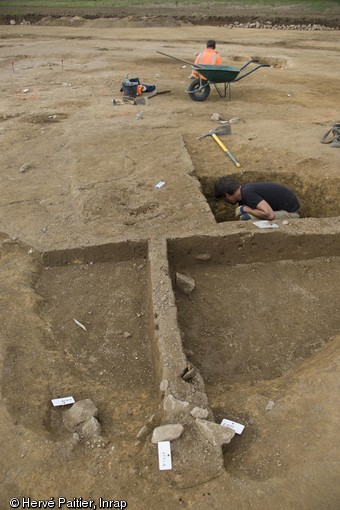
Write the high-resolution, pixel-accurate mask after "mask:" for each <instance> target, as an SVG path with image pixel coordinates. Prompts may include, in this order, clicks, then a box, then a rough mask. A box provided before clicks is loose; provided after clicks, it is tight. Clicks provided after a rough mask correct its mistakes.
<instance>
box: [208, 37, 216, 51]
mask: <svg viewBox="0 0 340 510" xmlns="http://www.w3.org/2000/svg"><path fill="white" fill-rule="evenodd" d="M207 48H214V49H215V48H216V41H214V39H209V41H208V42H207Z"/></svg>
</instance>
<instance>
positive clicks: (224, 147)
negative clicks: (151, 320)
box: [211, 134, 241, 168]
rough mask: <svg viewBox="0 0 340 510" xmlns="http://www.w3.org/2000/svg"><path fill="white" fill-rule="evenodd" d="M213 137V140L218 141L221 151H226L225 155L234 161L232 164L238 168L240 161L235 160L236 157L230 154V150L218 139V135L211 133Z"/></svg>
mask: <svg viewBox="0 0 340 510" xmlns="http://www.w3.org/2000/svg"><path fill="white" fill-rule="evenodd" d="M211 136H212V137H213V139H214V140H215V142H217V143H218V145H219V146H220V147H221V149H222V150H223V152H225V153H226V155H227V156H228V158H230V159H231V161H232V162H233V163H234V165H235V166H236V167H237V168H240V166H241V165H240V163H239V162H238V161H237V159H236V158H235V157H234V156H233V155H232V153H231V152H230V150H228V149H227V147H226V146H225V145H224V144H223V143H222V142H221V140H220V139H219V137H218V136H217V135H215V134H212V135H211Z"/></svg>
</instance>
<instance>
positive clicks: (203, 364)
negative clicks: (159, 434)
mask: <svg viewBox="0 0 340 510" xmlns="http://www.w3.org/2000/svg"><path fill="white" fill-rule="evenodd" d="M125 24H126V27H125V26H124V25H125ZM122 25H123V26H122ZM0 36H1V39H0V56H1V64H0V65H1V82H0V87H1V96H2V100H1V106H0V141H1V148H0V158H1V159H0V162H1V173H0V189H1V191H2V193H1V198H0V206H1V218H0V226H1V231H2V248H1V270H2V271H1V279H0V285H1V287H0V288H1V301H0V307H1V308H0V313H1V322H2V328H1V330H2V331H1V336H0V341H1V350H0V361H1V365H2V369H1V401H0V409H1V426H0V427H1V439H0V459H1V460H0V470H1V471H0V472H1V508H4V509H5V508H9V506H8V501H9V500H10V498H11V497H19V498H22V497H24V496H25V497H32V498H40V499H50V498H51V497H54V498H55V499H57V498H58V497H59V496H60V497H61V496H65V497H67V498H69V499H70V500H72V498H74V497H76V498H80V497H82V498H83V499H84V500H90V499H93V500H95V501H96V503H97V505H98V502H99V497H103V498H107V499H110V500H123V499H124V500H127V501H128V504H129V508H135V509H144V508H145V509H146V508H149V509H152V510H155V509H156V508H164V509H165V508H167V509H170V510H171V509H176V508H192V509H198V510H200V509H203V508H206V507H208V506H209V507H211V508H215V509H224V508H226V507H229V506H234V507H235V508H239V509H242V510H243V509H248V508H249V509H250V508H251V509H261V510H262V509H269V508H273V507H275V508H277V509H281V508H282V509H287V508H291V509H294V510H302V509H308V510H314V509H315V510H316V509H320V508H322V509H323V510H326V509H327V510H335V509H336V508H338V507H339V504H340V489H339V484H338V479H339V474H340V471H339V460H340V459H339V453H338V452H339V451H340V449H339V442H340V434H339V430H338V426H337V423H338V420H339V410H338V404H337V400H338V390H339V382H338V381H339V377H338V374H337V371H338V370H339V359H340V358H339V357H340V354H339V349H340V340H339V337H336V335H337V334H338V332H339V305H340V296H339V260H338V258H337V257H326V258H322V257H320V258H318V259H315V260H306V261H304V262H303V261H302V262H301V261H300V262H299V263H293V262H290V261H285V262H282V261H281V262H275V261H273V262H271V263H270V264H265V265H262V264H261V263H257V262H256V263H255V262H254V264H253V265H252V264H248V265H247V267H246V268H243V267H242V265H241V264H240V265H237V266H236V267H234V268H229V269H228V272H225V270H224V268H223V267H221V266H216V268H215V270H212V269H210V271H208V270H207V271H206V272H204V271H202V269H197V270H196V273H195V270H193V269H192V268H190V267H189V268H188V267H187V266H186V265H185V263H184V262H183V267H182V269H183V271H186V270H187V271H188V272H189V273H190V272H192V274H193V275H194V276H195V279H196V280H197V282H199V287H200V289H201V294H198V295H197V297H196V298H193V300H192V301H190V302H187V301H185V300H184V299H183V297H180V296H178V299H177V303H178V306H179V322H180V325H181V328H182V330H183V338H184V347H185V348H186V349H187V351H188V352H189V355H190V356H191V357H192V360H193V361H194V362H195V364H196V365H197V366H198V368H199V369H200V371H201V373H202V375H203V377H204V378H205V381H206V385H207V393H208V396H209V399H210V402H211V405H212V407H213V409H214V412H215V415H216V416H217V417H222V416H223V415H224V413H225V411H226V409H228V410H229V412H230V413H231V414H232V415H233V417H234V419H236V418H238V419H240V421H242V420H243V421H244V422H246V423H247V425H248V432H247V431H246V432H245V435H244V436H240V437H237V438H236V441H235V442H234V443H233V446H230V448H229V449H226V451H225V463H226V471H225V473H224V474H223V475H222V476H219V477H218V478H217V479H216V480H211V481H209V482H207V483H205V484H204V485H199V484H195V483H194V482H193V483H192V484H191V486H186V488H178V487H172V486H171V484H169V482H168V479H167V478H166V477H165V476H163V475H164V473H161V472H159V471H158V465H157V456H156V450H155V447H154V446H153V445H151V444H150V437H148V438H147V439H146V440H145V441H137V439H136V436H137V433H138V431H139V430H140V429H141V427H142V426H143V425H145V424H146V423H148V422H149V421H150V420H151V418H152V416H154V418H153V421H152V423H154V424H157V423H158V420H159V402H158V397H157V392H156V391H155V388H154V381H153V379H154V378H153V374H152V363H151V361H150V358H151V353H150V346H149V343H148V341H147V318H146V308H147V296H146V292H145V286H146V261H145V256H144V255H143V254H142V253H141V254H139V255H138V256H136V258H134V259H132V260H126V261H121V262H117V263H113V262H112V263H104V264H92V265H91V264H83V263H81V261H77V260H74V263H73V264H72V265H70V266H61V267H43V266H41V265H39V264H37V263H36V262H35V260H34V258H32V256H31V255H32V253H33V254H34V252H36V251H41V252H43V251H48V250H56V249H60V250H62V249H66V248H77V247H91V246H100V245H104V244H105V243H118V242H122V243H124V242H126V241H134V240H135V241H136V240H142V241H145V240H148V239H157V238H162V237H166V238H171V237H181V236H192V235H208V234H209V235H213V234H214V233H215V234H221V233H225V235H228V233H229V232H231V231H233V229H234V230H235V228H239V227H235V222H230V221H224V220H230V219H232V217H233V211H232V210H231V209H230V208H228V207H225V206H222V207H221V206H220V205H219V204H217V203H216V202H215V201H214V199H213V198H212V184H213V181H214V179H215V178H216V177H219V176H221V175H225V174H226V173H227V174H235V175H238V177H239V178H240V179H241V181H246V180H249V179H254V180H258V179H267V180H275V181H277V182H282V183H284V184H287V185H289V186H291V187H292V188H294V189H295V190H296V192H297V194H298V195H299V198H300V200H301V204H302V215H303V217H304V218H303V219H301V220H298V222H302V223H303V222H306V224H312V225H315V244H316V245H317V244H318V242H320V241H318V238H317V235H319V234H322V233H323V231H324V230H325V231H326V230H327V231H328V232H329V230H332V228H333V226H334V228H336V226H338V225H339V215H340V206H339V202H338V196H339V156H340V150H339V149H338V150H337V149H333V148H331V147H330V146H329V145H322V144H320V139H321V137H322V136H323V134H324V133H325V132H326V131H327V130H328V129H329V128H330V127H331V125H332V123H333V122H334V121H336V120H338V119H339V117H340V112H339V104H340V68H339V50H340V40H339V35H338V32H328V31H315V32H298V31H284V32H283V31H269V30H243V29H238V30H228V29H226V28H224V27H209V26H201V27H193V26H189V25H186V24H182V26H178V27H163V28H162V29H161V30H160V29H159V27H147V28H145V27H142V26H140V23H139V24H138V26H135V25H134V23H131V21H130V23H129V20H126V21H124V22H122V21H121V20H119V21H118V20H116V21H112V20H107V19H106V20H92V21H87V22H86V24H83V25H82V26H81V27H75V26H68V27H63V26H2V27H1V32H0ZM211 37H213V38H216V40H217V41H218V49H219V51H220V53H221V55H222V58H223V63H224V64H225V65H232V66H235V67H240V66H241V65H242V64H243V63H245V62H246V61H248V60H250V59H251V58H254V57H257V58H259V59H260V61H261V62H263V63H268V64H270V67H268V68H263V69H260V70H258V71H256V72H255V73H253V74H251V75H250V76H248V77H246V78H245V79H244V80H241V81H239V82H238V83H235V84H232V87H231V100H227V99H221V98H220V97H219V96H218V94H217V93H216V91H215V90H212V92H211V94H210V97H209V98H208V99H207V100H206V101H204V102H202V103H198V102H194V101H192V100H191V99H190V98H189V96H188V94H187V93H186V91H185V90H186V87H187V85H188V83H189V80H188V76H189V74H190V66H189V65H188V64H185V63H183V62H179V61H176V60H173V59H171V58H167V57H165V56H162V55H160V54H158V53H156V51H157V50H159V51H163V52H165V53H169V54H172V55H174V56H176V57H179V58H181V59H184V60H188V61H190V62H191V61H193V59H194V54H195V52H197V51H199V50H200V49H201V48H202V47H203V46H204V42H205V41H206V40H207V39H209V38H211ZM127 74H128V75H129V76H130V77H134V76H138V77H139V78H140V79H141V80H142V81H143V82H144V83H151V84H156V85H157V87H158V89H159V90H160V91H162V90H171V93H169V94H164V95H156V96H155V97H153V98H150V99H149V100H148V102H147V104H146V105H138V106H137V105H129V104H127V105H119V106H113V104H112V99H114V98H116V99H119V98H120V97H121V95H120V92H119V89H120V86H121V82H122V81H123V80H124V78H125V76H126V75H127ZM213 113H218V114H219V115H220V116H221V118H222V119H225V120H229V119H238V120H237V121H236V122H235V123H233V124H232V134H231V135H229V136H228V137H225V138H224V141H225V143H226V145H227V146H228V148H229V149H230V150H231V151H232V152H233V154H234V155H235V156H236V157H237V159H238V160H239V161H240V163H241V168H240V170H237V169H236V168H235V166H234V165H233V164H232V163H231V161H230V160H229V159H228V158H226V157H225V155H224V154H223V152H222V151H221V149H220V148H219V147H218V146H217V144H215V142H214V141H213V140H212V139H211V138H209V137H208V138H204V139H202V140H199V141H197V140H196V138H197V137H198V136H200V135H202V134H204V133H206V132H208V131H209V130H211V129H215V128H216V127H218V126H219V125H220V124H219V123H218V122H217V121H212V120H211V116H212V114H213ZM160 181H164V182H165V185H164V186H163V187H161V188H160V189H157V188H156V187H155V186H156V184H157V183H159V182H160ZM214 214H215V217H214ZM215 218H216V219H215ZM312 218H316V219H312ZM216 220H217V221H216ZM308 222H309V223H308ZM310 222H314V223H310ZM293 223H294V222H293ZM242 228H243V229H248V228H249V229H251V228H252V227H251V226H249V225H248V226H244V225H242ZM253 228H255V227H253ZM286 228H287V227H286ZM288 228H291V229H292V230H294V228H295V227H294V225H290V226H288ZM241 278H242V279H243V278H244V280H242V281H243V286H242V285H241V287H239V283H238V282H239V281H240V279H241ZM273 281H276V282H277V281H278V282H279V283H278V284H277V286H274V287H272V282H273ZM230 282H232V287H233V294H232V295H229V292H228V291H227V290H226V287H227V286H228V285H231V283H230ZM246 288H254V289H256V294H257V296H258V302H257V305H256V310H258V312H259V315H260V317H261V320H262V326H263V323H264V324H266V323H269V322H270V321H271V320H272V317H275V320H274V321H273V322H272V323H271V326H270V328H268V330H267V329H266V328H263V327H262V326H261V325H259V324H258V315H257V314H256V313H255V310H254V309H252V303H253V302H252V299H251V296H249V293H247V292H246V291H245V289H246ZM266 288H268V293H267V292H264V289H266ZM292 289H293V290H292ZM292 292H293V299H292V300H290V294H291V293H292ZM227 295H228V296H229V299H230V303H232V306H233V309H234V313H231V315H230V316H229V315H224V316H223V317H221V309H222V308H223V303H224V301H225V298H226V296H227ZM268 295H269V296H270V300H269V301H270V302H269V304H268V303H267V302H266V299H268ZM202 296H203V297H202ZM207 305H209V310H210V311H211V314H212V315H211V314H209V313H208V314H207V315H205V312H206V306H207ZM235 314H237V315H235ZM282 314H283V316H282ZM222 315H223V314H222ZM240 317H241V318H242V321H243V324H244V329H243V330H242V328H240V325H239V321H240ZM73 318H77V319H78V320H81V322H82V323H83V324H85V325H86V326H87V327H88V330H89V331H88V334H87V335H86V336H85V335H84V333H85V332H84V331H83V330H82V329H81V328H79V327H78V328H77V326H76V324H75V323H74V322H73V320H72V319H73ZM94 326H95V328H94ZM245 332H246V334H245ZM244 335H245V336H246V338H247V342H245V343H242V342H243V337H244ZM292 336H293V337H294V338H292ZM212 338H213V340H214V345H213V348H212V349H211V350H210V348H209V345H210V343H211V342H212ZM274 340H275V341H274ZM208 342H209V343H208ZM276 342H278V343H277V345H276ZM235 345H236V346H235ZM255 352H256V355H254V353H255ZM226 367H227V370H228V375H226V370H225V369H226ZM67 394H73V396H74V397H75V398H76V400H80V399H82V398H91V399H92V400H93V401H94V403H95V404H96V405H97V407H98V409H99V418H100V422H101V425H102V440H101V441H99V442H98V443H93V442H91V441H87V442H81V443H79V442H77V441H76V440H75V439H74V438H73V437H72V434H70V433H69V432H68V431H66V429H64V427H63V425H62V418H61V413H62V412H61V411H60V409H54V408H52V406H51V404H50V399H51V398H54V397H56V396H66V395H67ZM226 396H228V403H227V404H226ZM270 400H272V401H275V402H276V401H277V400H279V401H280V404H279V405H277V406H274V408H273V410H270V411H266V406H267V404H268V402H269V401H270ZM240 408H242V411H240ZM242 437H243V438H244V439H243V442H242ZM191 468H193V466H190V465H188V472H190V469H191ZM195 469H197V466H195ZM75 504H76V503H75V502H74V505H75ZM65 508H66V506H65ZM69 508H78V507H77V506H73V507H72V506H69ZM79 508H80V506H79ZM97 508H99V506H97Z"/></svg>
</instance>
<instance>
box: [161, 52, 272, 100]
mask: <svg viewBox="0 0 340 510" xmlns="http://www.w3.org/2000/svg"><path fill="white" fill-rule="evenodd" d="M157 53H160V54H161V55H165V56H166V57H170V58H174V59H175V60H179V61H180V62H185V63H186V64H190V65H191V66H192V67H193V69H194V70H195V71H196V72H197V73H199V77H198V78H194V79H193V80H192V81H191V82H190V83H189V86H188V88H187V89H186V92H187V93H188V94H189V97H190V98H191V99H192V100H193V101H205V100H206V99H207V98H208V97H209V94H210V90H211V85H213V86H214V87H215V89H216V91H217V93H218V95H219V96H220V97H226V96H227V94H228V97H229V99H231V91H230V84H231V83H235V82H237V81H240V80H242V79H243V78H245V77H246V76H249V74H251V73H254V72H255V71H257V69H260V67H270V65H269V64H258V65H257V66H255V67H253V68H252V69H251V70H250V71H248V72H245V73H243V74H241V75H240V73H241V71H243V69H245V68H246V67H247V66H249V64H252V63H254V62H258V60H257V59H252V60H249V62H246V64H244V65H243V66H242V67H241V68H240V69H238V68H237V67H231V66H214V65H201V64H192V63H191V62H188V61H187V60H183V59H181V58H177V57H174V56H173V55H168V54H167V53H162V52H161V51H157Z"/></svg>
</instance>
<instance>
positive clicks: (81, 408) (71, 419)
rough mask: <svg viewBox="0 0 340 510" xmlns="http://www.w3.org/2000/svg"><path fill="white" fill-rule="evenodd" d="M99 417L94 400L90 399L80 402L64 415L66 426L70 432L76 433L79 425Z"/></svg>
mask: <svg viewBox="0 0 340 510" xmlns="http://www.w3.org/2000/svg"><path fill="white" fill-rule="evenodd" d="M97 415H98V409H97V408H96V406H95V405H94V403H93V402H92V400H90V399H89V398H86V399H84V400H79V402H76V403H75V404H73V406H72V407H71V409H68V410H67V411H64V413H63V422H64V426H65V428H66V429H67V430H69V431H70V432H74V431H75V429H76V428H77V427H78V425H80V424H81V423H83V422H85V421H87V420H89V419H90V418H92V417H93V416H94V417H95V416H97Z"/></svg>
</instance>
